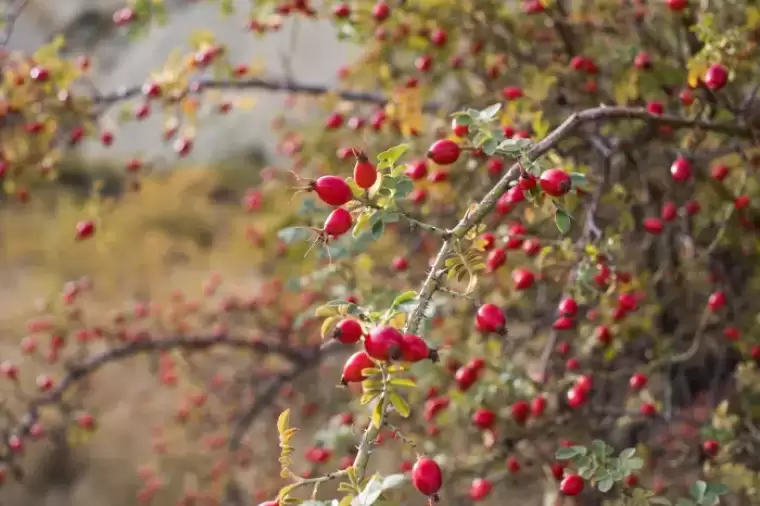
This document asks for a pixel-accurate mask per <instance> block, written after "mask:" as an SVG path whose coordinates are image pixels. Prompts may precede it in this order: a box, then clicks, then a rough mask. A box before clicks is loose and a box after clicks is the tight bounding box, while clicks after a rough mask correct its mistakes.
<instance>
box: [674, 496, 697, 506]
mask: <svg viewBox="0 0 760 506" xmlns="http://www.w3.org/2000/svg"><path fill="white" fill-rule="evenodd" d="M676 506H694V501H692V500H691V499H686V498H684V497H680V498H678V500H676Z"/></svg>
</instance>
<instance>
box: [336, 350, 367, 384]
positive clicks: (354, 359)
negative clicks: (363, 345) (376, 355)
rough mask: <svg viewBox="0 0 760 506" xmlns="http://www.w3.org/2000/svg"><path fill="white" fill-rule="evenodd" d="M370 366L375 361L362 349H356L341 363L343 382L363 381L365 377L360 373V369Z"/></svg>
mask: <svg viewBox="0 0 760 506" xmlns="http://www.w3.org/2000/svg"><path fill="white" fill-rule="evenodd" d="M372 367H375V363H374V362H373V361H372V359H371V358H370V357H369V355H367V354H366V353H365V352H363V351H357V352H356V353H354V354H353V355H351V356H350V357H349V358H348V360H346V363H345V364H344V365H343V378H342V381H343V383H359V382H362V381H364V380H365V379H367V378H366V376H364V375H362V371H363V370H364V369H370V368H372Z"/></svg>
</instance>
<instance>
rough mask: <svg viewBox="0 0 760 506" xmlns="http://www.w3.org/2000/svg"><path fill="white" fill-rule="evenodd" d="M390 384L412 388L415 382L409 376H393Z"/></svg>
mask: <svg viewBox="0 0 760 506" xmlns="http://www.w3.org/2000/svg"><path fill="white" fill-rule="evenodd" d="M390 385H391V386H394V387H404V388H414V387H416V386H417V383H415V382H414V380H413V379H411V378H395V379H392V380H391V381H390Z"/></svg>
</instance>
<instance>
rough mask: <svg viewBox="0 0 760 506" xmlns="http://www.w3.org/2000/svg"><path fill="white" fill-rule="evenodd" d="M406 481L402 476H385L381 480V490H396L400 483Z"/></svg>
mask: <svg viewBox="0 0 760 506" xmlns="http://www.w3.org/2000/svg"><path fill="white" fill-rule="evenodd" d="M405 481H406V476H405V475H403V474H392V475H390V476H386V477H385V479H383V485H382V489H383V491H385V490H390V489H392V488H396V487H398V486H399V485H401V484H402V483H404V482H405Z"/></svg>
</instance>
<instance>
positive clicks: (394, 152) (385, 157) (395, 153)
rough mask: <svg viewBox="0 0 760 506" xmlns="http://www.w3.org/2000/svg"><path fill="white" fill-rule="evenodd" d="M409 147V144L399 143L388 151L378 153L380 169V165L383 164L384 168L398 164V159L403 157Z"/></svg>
mask: <svg viewBox="0 0 760 506" xmlns="http://www.w3.org/2000/svg"><path fill="white" fill-rule="evenodd" d="M408 149H409V144H399V145H398V146H394V147H392V148H390V149H388V150H386V151H383V152H382V153H380V154H379V155H377V161H378V162H380V163H379V165H378V169H380V166H382V168H385V167H392V166H394V165H396V162H397V161H398V159H399V158H401V155H403V154H404V153H406V151H407V150H408Z"/></svg>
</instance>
